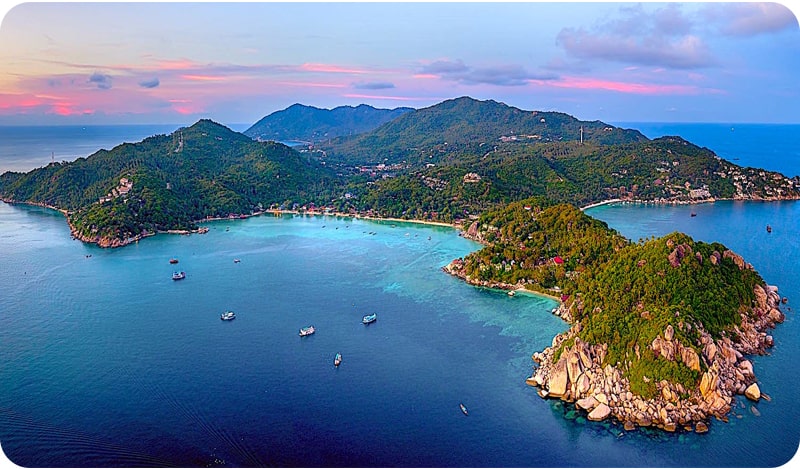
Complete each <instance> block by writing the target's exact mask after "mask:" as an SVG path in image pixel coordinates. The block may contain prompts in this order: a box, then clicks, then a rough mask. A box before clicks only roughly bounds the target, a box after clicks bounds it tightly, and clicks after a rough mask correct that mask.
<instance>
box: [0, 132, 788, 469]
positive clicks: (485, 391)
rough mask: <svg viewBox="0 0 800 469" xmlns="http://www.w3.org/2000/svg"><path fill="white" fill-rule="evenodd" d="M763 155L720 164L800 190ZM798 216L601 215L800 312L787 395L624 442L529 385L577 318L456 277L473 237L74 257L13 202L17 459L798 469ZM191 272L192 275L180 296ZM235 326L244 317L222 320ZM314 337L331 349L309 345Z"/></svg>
mask: <svg viewBox="0 0 800 469" xmlns="http://www.w3.org/2000/svg"><path fill="white" fill-rule="evenodd" d="M768 127H769V126H768ZM779 127H780V126H778V127H776V128H775V129H773V130H774V133H773V134H774V135H775V136H776V137H775V140H774V141H775V142H781V141H782V140H780V138H778V137H777V135H778V134H780V135H783V130H782V129H781V128H779ZM695 130H696V129H695ZM740 130H745V129H744V128H743V127H742V128H740V127H739V126H737V128H736V131H735V132H733V134H734V135H741V136H743V137H744V136H745V135H747V133H746V132H743V131H740ZM760 130H764V129H763V128H762V129H760ZM689 131H691V129H689ZM727 132H729V133H728V134H724V133H721V134H720V135H722V134H724V135H725V137H726V138H727V137H728V136H730V133H731V132H730V130H729V129H727ZM645 133H646V134H647V132H645ZM668 133H674V132H668ZM698 133H700V134H704V135H713V134H714V133H713V132H705V133H704V132H700V131H698ZM648 135H649V134H648ZM651 136H652V135H651ZM743 137H742V138H743ZM104 138H105V137H104ZM765 138H767V137H765ZM720 139H722V137H721V136H720ZM43 140H47V139H46V138H43ZM690 140H693V141H694V139H692V138H690ZM757 140H758V141H760V139H757ZM61 141H62V142H66V140H61ZM747 142H748V140H747V139H744V138H743V139H742V140H739V141H736V140H734V141H728V140H725V141H722V140H720V148H722V147H725V145H728V148H731V149H736V148H739V150H736V151H737V152H738V153H739V154H741V155H742V159H741V161H740V163H742V162H744V161H745V156H744V155H751V156H747V158H752V161H753V162H754V163H753V165H758V164H757V163H758V162H759V159H758V156H757V155H759V154H761V155H762V159H761V161H763V162H764V163H765V164H764V165H765V166H768V167H769V166H772V168H771V169H776V170H779V171H783V172H785V173H787V174H790V175H791V174H794V172H793V168H794V167H795V166H794V165H795V164H796V159H795V157H794V156H792V155H796V153H793V151H794V150H793V149H795V150H796V146H795V145H793V144H791V142H789V141H783V143H779V144H776V145H775V146H770V147H759V145H758V144H757V142H755V143H754V142H752V141H751V143H747ZM698 143H701V144H703V145H705V146H709V147H711V148H712V149H715V150H716V149H717V148H718V147H717V146H716V145H715V144H714V142H713V141H711V142H698ZM9 145H14V143H13V142H10V141H8V140H4V141H3V143H2V145H0V147H2V146H9ZM65 145H66V144H65ZM76 145H77V143H76ZM780 145H783V147H781V146H780ZM76 148H77V147H76ZM774 148H783V150H780V151H778V152H777V153H774V152H773V150H774ZM1 150H2V148H0V151H1ZM767 150H769V152H768V153H764V152H765V151H767ZM726 151H727V150H726ZM760 151H761V153H759V152H760ZM45 156H46V158H45V159H48V158H49V152H48V153H47V155H45ZM729 159H732V157H731V158H729ZM747 161H748V164H750V163H749V162H750V161H751V160H747ZM5 162H6V160H5V159H4V158H3V157H2V156H1V155H0V163H3V164H5ZM24 164H28V163H24ZM45 164H46V161H45ZM767 164H768V165H767ZM37 165H38V163H37ZM32 167H35V166H31V168H32ZM692 210H694V211H695V212H696V213H697V216H696V217H690V216H689V213H690V212H691V211H692ZM798 211H800V204H798V203H795V202H783V203H733V202H718V203H715V204H706V205H700V206H695V207H693V208H689V207H686V206H676V207H673V206H665V207H655V206H643V205H617V206H603V207H597V208H594V209H591V210H590V211H589V212H588V213H590V214H591V215H593V216H596V217H598V218H600V219H602V220H605V221H607V222H608V223H609V224H610V225H611V226H612V227H614V228H616V229H618V230H619V231H621V232H622V233H623V234H624V235H626V236H628V237H630V238H632V239H634V240H635V239H639V238H643V237H648V236H658V235H662V234H666V233H669V232H671V231H675V230H680V231H685V232H687V233H689V234H690V235H692V236H693V237H695V238H696V239H701V240H705V241H720V242H723V243H725V244H726V245H727V246H729V247H730V248H732V249H734V250H735V251H737V252H739V253H740V254H742V255H743V256H745V258H746V259H747V260H748V261H749V262H751V263H752V264H753V265H754V266H755V268H756V269H757V270H758V271H759V272H760V273H761V274H762V276H763V277H764V278H765V280H766V281H767V282H768V283H770V284H775V285H777V286H779V288H780V293H781V294H782V295H784V296H787V297H788V298H789V304H788V305H787V306H789V307H790V308H789V309H787V311H786V313H787V320H786V322H785V323H784V324H782V325H780V326H779V327H778V328H777V329H776V330H775V331H774V332H773V334H774V337H775V347H774V348H773V349H772V350H771V353H770V355H768V356H764V357H754V358H753V361H754V363H755V369H756V375H757V377H758V379H759V385H760V386H761V388H762V389H763V390H764V391H765V392H767V393H768V394H769V395H770V396H771V397H772V401H771V402H764V401H762V402H759V403H758V404H756V405H755V406H753V405H752V404H751V403H749V402H746V401H744V400H739V401H738V403H737V405H736V408H735V411H734V415H732V417H731V419H730V422H729V423H722V422H717V421H713V422H712V423H711V432H710V433H708V434H706V435H695V434H684V433H679V434H667V433H663V432H659V431H651V430H636V431H633V432H624V431H623V430H622V428H621V426H619V425H617V424H614V423H611V422H602V423H593V422H587V421H586V419H585V417H584V416H583V415H581V414H578V413H576V412H574V411H572V409H570V408H569V407H565V406H563V405H562V404H561V403H560V402H557V401H546V400H542V399H540V398H539V397H538V396H537V395H536V394H535V391H534V389H533V388H530V387H528V386H526V385H525V384H524V380H525V378H526V377H527V376H529V375H530V369H531V364H532V362H531V359H530V355H531V354H532V353H533V352H534V351H537V350H541V349H542V348H544V347H545V346H547V345H549V344H550V341H551V339H552V337H553V336H554V335H555V334H556V333H558V332H560V331H563V330H565V329H566V327H567V326H566V324H564V323H563V322H561V321H560V320H559V319H558V318H556V317H554V316H553V315H551V314H550V313H549V311H550V310H551V309H552V307H553V305H554V304H553V303H552V302H551V301H550V300H547V299H542V298H538V297H533V296H522V295H517V296H516V297H513V298H511V297H508V296H507V295H505V294H503V292H496V291H490V290H486V289H479V288H474V287H471V286H469V285H466V284H464V283H463V282H461V281H459V280H457V279H455V278H452V277H450V276H448V275H446V274H444V273H443V272H441V270H440V268H441V267H442V266H443V265H445V264H447V263H448V262H449V261H450V260H452V259H453V258H456V257H460V256H463V255H465V254H466V253H468V252H470V251H472V250H475V249H477V248H478V246H477V245H476V244H474V243H472V242H470V241H468V240H465V239H463V238H461V237H459V236H458V235H457V233H456V232H455V231H454V230H451V229H448V228H439V227H432V226H422V225H412V224H402V223H401V224H394V226H393V224H391V223H377V222H368V221H363V220H353V219H344V218H339V219H337V218H333V217H294V218H292V217H284V218H274V217H268V216H265V217H258V218H250V219H247V220H236V221H220V222H214V223H210V224H208V226H209V227H210V228H211V230H210V231H209V233H208V234H205V235H191V236H178V235H159V236H156V237H152V238H147V239H145V240H142V241H140V242H139V243H138V244H135V245H131V246H127V247H125V248H122V249H115V250H103V249H99V248H96V247H94V246H89V245H85V244H82V243H80V242H78V241H74V240H71V239H70V236H69V230H68V228H67V225H66V223H65V221H64V219H63V217H62V216H61V215H60V214H59V213H57V212H54V211H50V210H46V209H40V208H36V207H21V206H10V205H6V204H3V203H0V292H2V293H0V445H2V449H3V451H4V453H5V454H6V456H8V457H9V458H10V459H11V460H12V461H13V462H15V463H17V464H19V465H24V466H36V467H42V466H44V467H72V466H77V467H111V466H122V467H138V466H173V465H176V466H192V467H205V466H214V467H216V466H225V467H228V466H230V467H233V466H298V467H319V466H329V467H333V466H349V467H420V466H421V467H571V466H614V467H621V466H636V467H642V466H655V467H665V466H666V467H669V466H680V467H706V466H715V467H719V466H727V467H769V466H778V465H781V464H783V463H785V462H787V461H789V460H790V459H791V458H792V457H793V456H794V455H795V453H796V452H797V449H798V442H800V431H799V430H798V424H797V422H798V420H800V419H799V417H800V415H798V413H800V406H798V405H797V403H796V396H798V395H799V393H798V391H800V390H798V384H797V383H798V379H797V378H798V366H797V360H796V357H797V356H798V354H800V331H798V327H799V326H798V321H797V318H796V313H795V312H794V311H792V310H791V308H792V307H793V306H794V304H795V303H796V302H797V301H800V294H798V293H800V278H798V275H797V273H798V268H797V263H796V262H795V259H796V258H797V257H798V254H800V246H799V245H798V244H799V243H800V241H799V240H798V237H797V233H798V232H800V216H799V215H800V213H798ZM767 224H770V225H771V226H772V227H773V232H772V233H771V234H767V233H766V230H765V227H766V225H767ZM371 233H375V234H371ZM429 237H430V239H428V238H429ZM87 256H90V257H87ZM171 257H177V258H179V259H180V263H179V264H178V265H177V266H173V265H170V264H169V263H168V259H169V258H171ZM234 258H238V259H241V262H240V263H234V262H233V259H234ZM176 267H177V268H179V269H181V270H184V271H186V272H187V278H186V279H185V280H182V281H178V282H174V281H172V280H171V279H170V276H171V273H172V271H173V270H174V269H175V268H176ZM227 309H231V310H234V311H235V312H236V313H237V319H236V320H235V321H231V322H222V321H220V320H219V314H220V313H221V312H222V311H224V310H227ZM371 312H376V313H377V314H378V321H377V322H376V323H374V324H372V325H369V326H363V325H361V324H360V319H361V317H362V316H363V315H364V314H368V313H371ZM309 324H313V325H315V326H316V328H317V333H316V334H315V335H313V336H310V337H306V338H302V339H301V338H300V337H298V335H297V332H298V330H299V328H300V327H303V326H306V325H309ZM336 352H341V353H342V355H343V357H344V360H343V363H342V365H341V366H340V367H339V368H338V369H336V368H334V367H333V357H334V355H335V354H336ZM460 402H463V403H464V404H465V405H466V406H467V407H468V409H469V416H468V417H465V416H464V415H463V414H462V413H461V411H460V410H459V408H458V404H459V403H460ZM753 407H755V410H756V411H757V412H758V414H759V415H756V414H755V412H754V411H753Z"/></svg>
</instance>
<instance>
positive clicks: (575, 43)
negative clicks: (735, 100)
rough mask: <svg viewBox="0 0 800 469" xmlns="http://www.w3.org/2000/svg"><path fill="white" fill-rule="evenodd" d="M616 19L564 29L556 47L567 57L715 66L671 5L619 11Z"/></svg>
mask: <svg viewBox="0 0 800 469" xmlns="http://www.w3.org/2000/svg"><path fill="white" fill-rule="evenodd" d="M620 13H621V16H620V17H619V18H616V19H613V20H608V21H606V22H601V23H597V24H595V25H594V26H593V27H591V28H589V29H586V28H583V27H581V28H564V29H562V30H561V31H560V32H559V33H558V36H557V38H556V43H557V44H558V45H559V46H561V47H562V48H563V49H564V51H565V52H566V53H567V54H568V55H569V56H571V57H573V58H577V59H582V60H586V61H590V62H594V61H598V60H599V61H609V62H621V63H625V64H629V65H630V64H632V65H649V66H662V67H668V68H677V69H693V68H702V67H709V66H712V65H714V64H715V63H716V61H715V60H714V58H713V56H712V54H711V52H710V51H709V48H708V46H707V45H706V43H705V42H704V41H703V40H702V39H701V38H700V37H699V36H697V35H695V34H692V30H693V24H692V21H691V20H690V19H689V18H688V17H687V16H685V15H684V14H683V12H682V11H681V10H680V7H679V6H677V5H674V4H671V5H668V6H667V7H665V8H660V9H657V10H655V11H653V12H647V11H645V10H644V8H643V7H642V6H641V5H638V6H634V7H623V8H620Z"/></svg>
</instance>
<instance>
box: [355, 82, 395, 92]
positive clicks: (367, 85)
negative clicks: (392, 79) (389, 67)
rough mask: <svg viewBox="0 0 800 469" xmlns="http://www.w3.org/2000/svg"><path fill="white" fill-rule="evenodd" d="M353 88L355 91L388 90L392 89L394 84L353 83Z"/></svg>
mask: <svg viewBox="0 0 800 469" xmlns="http://www.w3.org/2000/svg"><path fill="white" fill-rule="evenodd" d="M353 88H355V89H357V90H388V89H392V88H394V83H389V82H383V81H376V82H366V83H364V82H359V83H353Z"/></svg>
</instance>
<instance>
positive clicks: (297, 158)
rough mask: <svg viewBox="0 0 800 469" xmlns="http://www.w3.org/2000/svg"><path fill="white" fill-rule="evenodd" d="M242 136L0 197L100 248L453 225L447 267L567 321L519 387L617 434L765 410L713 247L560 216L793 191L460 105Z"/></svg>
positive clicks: (304, 123) (776, 196)
mask: <svg viewBox="0 0 800 469" xmlns="http://www.w3.org/2000/svg"><path fill="white" fill-rule="evenodd" d="M353 113H358V116H355V115H354V114H353ZM334 114H335V115H334ZM287 129H288V130H287ZM348 129H351V130H348ZM352 129H354V130H352ZM329 132H330V134H328V133H329ZM353 132H355V133H353ZM249 134H250V136H248V135H244V134H242V133H238V132H234V131H232V130H231V129H229V128H227V127H225V126H223V125H220V124H218V123H215V122H213V121H210V120H207V119H204V120H200V121H198V122H197V123H195V124H194V125H191V126H189V127H184V128H181V129H178V130H176V131H175V132H173V133H172V134H170V135H155V136H152V137H149V138H147V139H144V140H142V141H141V142H138V143H125V144H122V145H119V146H117V147H115V148H113V149H111V150H100V151H98V152H96V153H94V154H93V155H90V156H89V157H87V158H79V159H77V160H76V161H73V162H61V163H57V162H53V163H51V164H49V165H47V166H45V167H42V168H37V169H35V170H32V171H30V172H27V173H17V172H7V173H5V174H2V175H0V200H2V201H5V202H9V203H24V204H35V205H41V206H45V207H50V208H53V209H56V210H59V211H60V212H61V213H63V214H64V215H65V216H66V218H67V222H68V224H69V226H70V229H71V232H72V235H73V236H74V237H75V238H76V239H79V240H81V241H84V242H90V243H96V244H97V245H99V246H101V247H121V246H125V245H126V244H129V243H132V242H135V241H137V240H139V239H141V238H143V237H146V236H151V235H153V234H156V233H183V234H185V233H199V232H203V231H205V230H207V228H205V227H203V226H202V223H203V222H204V221H207V220H212V219H220V218H243V217H248V216H253V215H259V214H265V213H287V212H289V213H312V214H314V213H337V214H342V215H347V216H357V217H364V218H383V219H397V220H413V221H421V222H428V223H440V224H448V225H455V226H458V227H460V228H461V229H463V234H464V236H465V237H468V238H471V239H474V240H476V241H478V242H480V243H482V244H483V245H484V247H483V248H482V249H481V250H479V251H477V252H474V253H472V254H470V255H468V256H466V257H465V258H463V259H456V260H454V261H453V262H451V263H450V264H449V265H448V266H446V267H445V270H446V271H447V272H448V273H450V274H452V275H455V276H457V277H459V278H461V279H463V280H465V281H467V282H469V283H470V284H474V285H478V286H484V287H490V288H501V289H505V290H509V291H515V290H518V289H524V290H529V291H533V292H536V293H538V294H543V295H548V296H551V297H553V298H555V299H557V300H558V301H559V302H560V306H559V307H558V308H557V309H556V310H555V313H556V314H558V315H559V316H560V317H561V318H563V319H564V320H565V321H567V323H568V324H569V325H570V327H569V329H568V330H567V331H566V332H564V333H562V334H559V335H557V336H556V337H555V338H554V339H553V342H552V345H551V347H548V348H546V349H545V350H543V351H539V352H536V353H535V354H533V360H534V361H535V362H536V364H537V366H536V368H535V371H534V373H533V374H532V376H530V378H529V379H528V383H529V384H531V385H533V386H535V387H537V388H538V393H539V394H540V395H541V396H542V397H546V398H557V399H561V400H564V401H568V402H573V403H574V404H575V405H576V406H577V407H578V408H580V409H584V410H585V411H587V412H588V416H589V418H590V419H592V420H602V419H605V418H609V417H611V418H615V419H617V420H619V421H621V422H623V423H624V425H625V427H626V428H630V427H631V426H636V425H638V426H656V427H659V428H663V429H665V430H668V431H675V430H677V429H681V428H682V429H686V430H693V431H697V432H704V431H706V430H707V429H708V423H709V421H710V419H711V418H712V417H716V418H719V419H723V420H724V419H725V418H726V415H727V413H728V411H729V410H730V408H731V405H732V403H733V399H734V398H735V397H736V396H738V395H744V396H746V397H747V398H749V399H754V400H758V399H768V396H767V395H766V394H763V393H761V391H760V389H759V387H758V384H757V383H756V378H755V373H754V369H753V365H752V363H751V362H750V361H749V360H748V359H747V358H746V355H750V354H760V353H765V351H766V350H767V349H768V348H769V347H771V346H772V344H773V339H772V336H771V335H769V331H770V329H771V328H773V327H775V325H776V324H778V323H780V322H781V321H782V320H783V318H784V315H783V313H782V312H781V310H780V304H779V303H780V302H779V296H778V293H777V288H776V287H774V286H770V285H767V284H766V283H765V281H764V280H763V279H762V278H761V277H760V276H759V275H758V273H757V272H755V271H754V270H753V268H752V266H750V265H749V264H748V263H747V262H746V261H745V260H744V259H742V258H741V257H740V256H739V255H737V254H736V253H734V252H732V251H731V250H729V249H727V248H726V247H725V246H723V245H721V244H718V243H710V244H709V243H703V242H698V241H694V240H692V239H691V238H690V237H688V236H686V235H684V234H681V233H672V234H670V235H667V236H665V237H662V238H658V239H650V240H644V241H642V242H637V243H634V242H631V241H629V240H627V239H625V238H624V237H622V236H620V235H619V234H618V233H616V232H615V231H614V230H611V229H609V228H608V226H607V225H606V224H605V223H603V222H601V221H599V220H595V219H593V218H591V217H589V216H588V215H586V214H585V213H583V212H582V211H581V210H580V209H579V208H578V207H580V206H588V205H591V204H596V203H602V202H603V201H607V200H623V201H645V202H652V203H662V204H667V203H669V204H677V203H681V204H682V203H702V202H709V201H715V200H723V199H733V200H797V199H800V178H798V177H794V178H788V177H786V176H784V175H782V174H780V173H776V172H771V171H766V170H762V169H758V168H743V167H740V166H737V165H736V164H733V163H731V162H729V161H726V160H724V159H722V158H720V157H718V156H717V155H715V154H714V153H713V152H712V151H711V150H709V149H707V148H700V147H698V146H696V145H694V144H692V143H690V142H687V141H686V140H684V139H682V138H681V137H679V136H665V137H661V138H657V139H652V140H651V139H648V138H647V137H645V136H644V135H642V134H641V133H640V132H638V131H636V130H632V129H622V128H618V127H615V126H612V125H608V124H606V123H603V122H601V121H580V120H578V119H576V118H574V117H572V116H569V115H567V114H563V113H559V112H542V111H524V110H521V109H517V108H514V107H511V106H508V105H506V104H503V103H498V102H495V101H491V100H487V101H479V100H475V99H472V98H469V97H461V98H457V99H452V100H447V101H444V102H442V103H439V104H437V105H434V106H431V107H428V108H423V109H417V110H412V109H408V108H398V109H395V110H375V109H374V108H369V109H366V108H363V107H357V108H349V107H342V108H336V109H335V110H332V111H325V110H319V109H316V108H308V107H304V106H301V105H295V106H293V107H291V108H290V109H287V110H286V112H279V113H274V115H271V116H267V117H265V118H264V119H262V120H260V121H259V123H257V125H255V126H253V128H251V129H249ZM325 135H327V136H326V137H325V138H321V136H325ZM334 135H338V136H334ZM251 136H252V137H253V138H251ZM271 138H280V139H286V140H294V141H299V142H301V145H299V146H296V147H294V148H290V147H289V146H286V145H284V144H282V143H280V142H276V141H272V140H270V139H271ZM308 139H311V141H308ZM315 139H320V140H319V141H317V142H314V141H313V140H315Z"/></svg>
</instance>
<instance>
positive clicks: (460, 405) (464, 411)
mask: <svg viewBox="0 0 800 469" xmlns="http://www.w3.org/2000/svg"><path fill="white" fill-rule="evenodd" d="M458 406H459V407H461V412H463V413H464V415H469V412H467V406H465V405H464V404H458Z"/></svg>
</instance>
